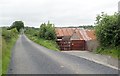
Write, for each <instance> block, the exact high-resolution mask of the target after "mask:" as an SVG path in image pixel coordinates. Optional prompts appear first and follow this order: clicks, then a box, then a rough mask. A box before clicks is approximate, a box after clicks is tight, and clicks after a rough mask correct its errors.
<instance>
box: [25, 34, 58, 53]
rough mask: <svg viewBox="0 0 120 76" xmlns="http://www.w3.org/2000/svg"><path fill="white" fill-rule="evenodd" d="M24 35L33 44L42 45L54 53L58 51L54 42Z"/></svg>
mask: <svg viewBox="0 0 120 76" xmlns="http://www.w3.org/2000/svg"><path fill="white" fill-rule="evenodd" d="M26 35H27V37H28V38H29V39H30V40H32V41H34V42H35V43H37V44H39V45H42V46H44V47H46V48H48V49H51V50H54V51H59V48H58V45H57V43H56V42H55V41H52V40H45V39H41V38H38V37H37V36H31V35H28V34H26Z"/></svg>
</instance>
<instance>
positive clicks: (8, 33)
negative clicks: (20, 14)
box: [2, 27, 18, 74]
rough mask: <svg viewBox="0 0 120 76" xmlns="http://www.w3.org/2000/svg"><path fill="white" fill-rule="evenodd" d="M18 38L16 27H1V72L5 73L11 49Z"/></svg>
mask: <svg viewBox="0 0 120 76" xmlns="http://www.w3.org/2000/svg"><path fill="white" fill-rule="evenodd" d="M17 38H18V31H17V29H16V28H14V29H11V30H7V27H2V73H3V74H6V73H7V69H8V66H9V63H10V59H11V50H12V47H13V46H14V44H15V42H16V40H17Z"/></svg>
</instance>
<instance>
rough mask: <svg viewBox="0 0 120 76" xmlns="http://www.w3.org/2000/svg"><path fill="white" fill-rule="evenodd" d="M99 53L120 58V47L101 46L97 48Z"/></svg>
mask: <svg viewBox="0 0 120 76" xmlns="http://www.w3.org/2000/svg"><path fill="white" fill-rule="evenodd" d="M95 53H97V54H103V55H109V56H112V57H113V58H118V59H120V47H116V48H115V47H114V48H110V47H109V48H107V47H106V48H105V47H100V48H98V49H97V50H96V52H95Z"/></svg>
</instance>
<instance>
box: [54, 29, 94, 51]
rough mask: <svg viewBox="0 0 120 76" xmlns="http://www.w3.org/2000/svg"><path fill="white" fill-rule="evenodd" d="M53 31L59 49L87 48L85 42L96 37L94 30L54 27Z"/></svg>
mask: <svg viewBox="0 0 120 76" xmlns="http://www.w3.org/2000/svg"><path fill="white" fill-rule="evenodd" d="M55 31H56V35H57V43H58V45H59V47H60V49H61V50H68V51H69V50H87V45H86V42H87V41H90V40H95V39H96V36H95V34H94V30H87V29H82V28H62V27H61V28H58V27H56V29H55Z"/></svg>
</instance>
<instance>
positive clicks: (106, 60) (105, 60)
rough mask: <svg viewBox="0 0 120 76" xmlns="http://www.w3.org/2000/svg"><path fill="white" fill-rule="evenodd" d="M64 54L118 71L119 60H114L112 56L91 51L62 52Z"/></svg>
mask: <svg viewBox="0 0 120 76" xmlns="http://www.w3.org/2000/svg"><path fill="white" fill-rule="evenodd" d="M62 52H64V53H67V54H70V55H74V56H77V57H81V58H84V59H87V60H90V61H93V62H96V63H99V64H102V65H105V66H108V67H111V68H114V69H118V59H114V58H112V57H111V56H105V55H100V54H94V53H92V52H89V51H75V50H74V51H62ZM119 70H120V69H119Z"/></svg>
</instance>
